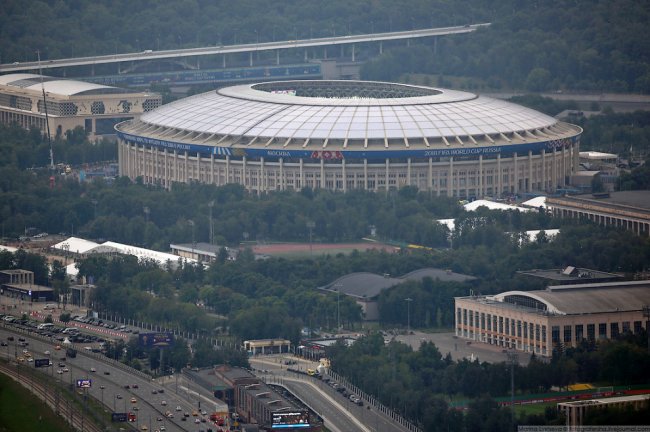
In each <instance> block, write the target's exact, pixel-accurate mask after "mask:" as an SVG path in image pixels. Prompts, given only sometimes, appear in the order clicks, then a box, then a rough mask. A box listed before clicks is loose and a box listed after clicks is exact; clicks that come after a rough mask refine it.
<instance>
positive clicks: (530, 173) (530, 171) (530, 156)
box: [526, 150, 535, 192]
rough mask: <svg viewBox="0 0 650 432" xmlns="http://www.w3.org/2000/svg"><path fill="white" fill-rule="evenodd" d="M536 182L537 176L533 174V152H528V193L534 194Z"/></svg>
mask: <svg viewBox="0 0 650 432" xmlns="http://www.w3.org/2000/svg"><path fill="white" fill-rule="evenodd" d="M534 180H535V174H534V173H533V151H532V150H528V187H527V188H526V192H532V190H533V181H534Z"/></svg>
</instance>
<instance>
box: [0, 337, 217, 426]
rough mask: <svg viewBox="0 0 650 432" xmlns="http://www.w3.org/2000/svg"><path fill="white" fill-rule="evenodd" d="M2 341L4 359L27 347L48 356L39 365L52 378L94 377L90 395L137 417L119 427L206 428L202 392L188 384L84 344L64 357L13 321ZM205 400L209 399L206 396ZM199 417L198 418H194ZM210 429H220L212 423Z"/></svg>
mask: <svg viewBox="0 0 650 432" xmlns="http://www.w3.org/2000/svg"><path fill="white" fill-rule="evenodd" d="M10 336H13V338H14V340H13V341H9V339H8V338H9V337H10ZM19 338H24V339H25V342H27V343H28V345H27V346H26V347H23V346H21V345H20V341H19ZM0 340H2V341H3V342H5V343H7V345H6V346H2V347H0V356H2V357H3V358H7V359H13V360H12V362H15V358H16V356H18V357H23V358H24V357H25V355H24V353H23V350H28V351H29V353H30V354H31V356H32V357H33V358H35V359H45V358H49V359H50V360H51V362H52V366H51V367H43V368H40V370H41V372H43V373H45V374H48V375H50V380H51V382H52V383H54V382H56V383H57V384H60V385H63V384H71V385H73V386H76V381H77V380H78V379H90V380H91V382H92V384H91V387H90V388H89V389H87V390H85V392H87V393H86V395H87V396H88V397H91V398H94V399H95V400H96V401H97V402H99V403H100V404H101V405H103V406H104V410H105V411H106V412H107V413H111V412H126V413H128V412H133V413H134V414H136V421H135V422H133V423H119V424H115V425H114V427H115V428H116V430H117V429H118V428H119V427H125V425H130V426H131V427H135V428H137V429H140V430H149V431H152V432H153V431H156V430H159V431H160V430H166V431H178V432H180V431H191V432H197V431H200V430H207V428H208V422H209V419H207V416H205V415H201V413H200V411H201V410H200V409H199V408H198V400H199V399H197V397H198V393H197V392H195V391H191V390H190V391H189V392H188V390H184V389H186V387H184V386H180V388H179V387H177V386H176V385H175V384H176V382H175V380H168V381H167V386H163V385H161V384H160V383H159V382H158V381H155V380H151V379H146V378H144V377H145V376H144V374H139V373H137V372H136V371H134V370H131V369H129V368H126V367H125V366H124V365H121V364H118V363H116V362H111V361H110V360H109V359H105V358H102V356H101V355H97V354H93V353H86V352H85V351H84V350H83V349H82V350H78V354H77V356H76V357H75V358H70V357H66V354H65V349H61V350H56V349H55V346H56V342H54V343H52V342H49V341H46V340H44V339H43V338H37V337H35V336H33V335H29V334H24V333H23V332H20V331H17V330H16V329H14V328H12V327H10V326H4V325H3V326H2V327H0ZM48 353H49V355H48ZM63 358H65V360H63ZM104 359H105V360H104ZM18 363H19V365H18V366H16V368H17V369H18V370H21V369H22V370H25V368H34V362H27V361H23V362H18ZM14 364H15V363H14ZM65 368H67V369H68V372H62V373H58V371H59V370H61V371H63V370H64V369H65ZM127 386H128V388H127ZM54 388H56V386H54V387H53V389H54ZM177 389H178V393H177V392H176V390H177ZM78 391H84V390H78ZM194 395H197V397H194ZM188 396H189V397H188ZM206 400H210V399H209V398H206ZM215 402H216V401H215ZM202 406H203V409H204V410H206V413H209V412H211V411H213V410H214V408H215V405H214V404H212V406H210V404H208V403H207V402H204V404H203V405H202ZM177 407H178V408H177ZM168 411H169V412H171V413H172V414H173V416H174V417H173V418H167V417H166V416H165V413H166V412H168ZM185 413H187V414H189V416H188V417H187V418H186V420H182V418H183V417H184V414H185ZM79 414H81V413H79ZM193 414H198V415H196V416H195V415H193ZM202 418H205V419H206V422H201V419H202ZM197 420H198V423H195V421H197ZM212 429H213V430H216V428H215V427H214V426H212Z"/></svg>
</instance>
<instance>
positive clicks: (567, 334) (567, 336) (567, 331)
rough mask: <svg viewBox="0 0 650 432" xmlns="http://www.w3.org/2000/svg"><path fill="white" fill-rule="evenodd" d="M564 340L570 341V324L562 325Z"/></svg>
mask: <svg viewBox="0 0 650 432" xmlns="http://www.w3.org/2000/svg"><path fill="white" fill-rule="evenodd" d="M564 342H565V343H566V342H568V343H571V326H570V325H565V326H564Z"/></svg>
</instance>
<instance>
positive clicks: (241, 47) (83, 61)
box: [0, 23, 490, 73]
mask: <svg viewBox="0 0 650 432" xmlns="http://www.w3.org/2000/svg"><path fill="white" fill-rule="evenodd" d="M489 25H490V23H480V24H469V25H464V26H453V27H440V28H429V29H418V30H407V31H399V32H386V33H373V34H359V35H349V36H332V37H324V38H316V39H299V40H288V41H277V42H260V43H254V44H238V45H225V46H224V45H222V46H208V47H201V48H184V49H172V50H163V51H152V50H145V51H143V52H137V53H125V54H117V53H116V54H111V55H101V56H92V57H77V58H69V59H55V60H45V61H42V62H40V64H39V62H38V61H33V62H24V63H17V62H16V63H11V64H2V65H0V73H9V72H20V71H29V70H36V69H39V67H40V68H41V69H52V68H60V67H70V66H84V65H96V64H106V63H120V62H128V61H141V60H156V59H168V58H180V57H195V56H204V55H216V54H234V53H247V52H256V51H269V50H279V49H293V48H308V47H317V46H329V45H348V44H355V43H364V42H382V41H389V40H402V39H416V38H423V37H432V36H445V35H452V34H464V33H471V32H474V31H476V30H477V29H478V28H481V27H486V26H489Z"/></svg>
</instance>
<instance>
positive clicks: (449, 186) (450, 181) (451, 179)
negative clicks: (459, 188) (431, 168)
mask: <svg viewBox="0 0 650 432" xmlns="http://www.w3.org/2000/svg"><path fill="white" fill-rule="evenodd" d="M447 177H448V178H447V196H448V197H452V196H454V157H453V156H451V157H450V158H449V175H448V176H447Z"/></svg>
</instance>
